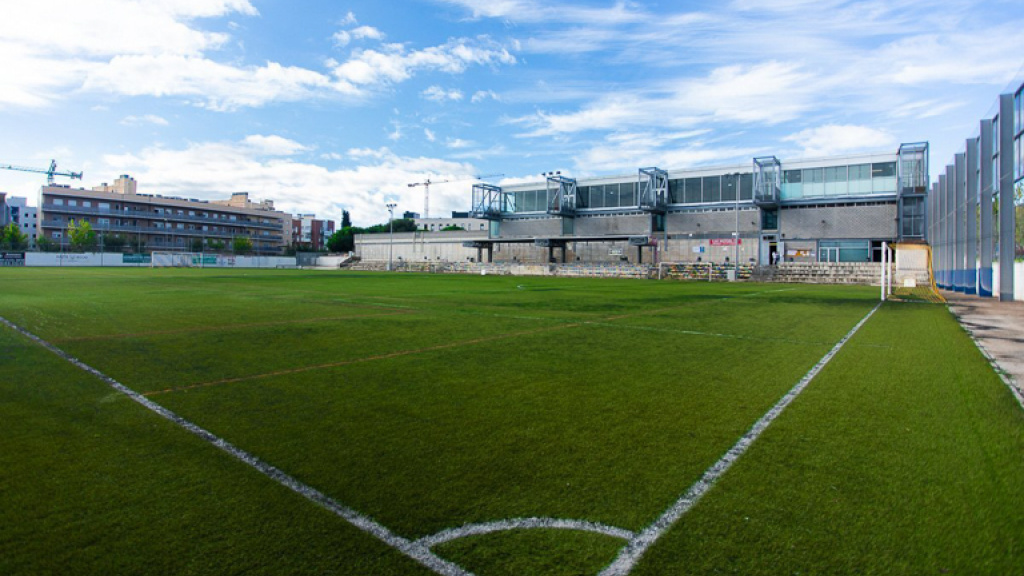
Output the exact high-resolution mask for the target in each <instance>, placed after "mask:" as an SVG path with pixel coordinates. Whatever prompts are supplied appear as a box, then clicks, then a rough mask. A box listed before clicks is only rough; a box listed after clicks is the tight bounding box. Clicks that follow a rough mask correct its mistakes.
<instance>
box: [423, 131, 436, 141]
mask: <svg viewBox="0 0 1024 576" xmlns="http://www.w3.org/2000/svg"><path fill="white" fill-rule="evenodd" d="M423 135H424V136H426V137H427V140H428V141H430V142H433V141H435V140H437V136H435V135H434V133H433V132H432V131H430V130H429V129H428V128H424V129H423Z"/></svg>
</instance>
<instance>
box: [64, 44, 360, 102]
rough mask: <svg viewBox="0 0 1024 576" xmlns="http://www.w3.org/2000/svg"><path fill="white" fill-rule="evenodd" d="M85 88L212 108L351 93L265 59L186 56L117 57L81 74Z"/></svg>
mask: <svg viewBox="0 0 1024 576" xmlns="http://www.w3.org/2000/svg"><path fill="white" fill-rule="evenodd" d="M82 88H83V89H84V90H91V91H98V92H108V93H112V94H122V95H126V96H184V97H195V98H196V99H197V101H196V102H197V103H198V104H200V105H202V106H205V107H207V108H210V109H212V110H219V111H225V110H234V109H237V108H239V107H243V106H262V105H264V104H267V103H268V102H273V101H295V100H300V99H304V98H309V97H312V96H313V95H314V91H315V90H316V89H334V90H338V91H341V92H346V93H348V94H353V90H352V89H351V88H350V87H346V86H344V85H338V84H332V83H331V81H330V79H329V78H327V77H326V76H324V75H323V74H320V73H318V72H314V71H312V70H307V69H305V68H298V67H294V66H282V65H280V64H278V63H276V62H268V63H267V64H266V65H265V66H258V67H246V68H239V67H235V66H230V65H226V64H219V63H217V62H214V61H212V60H208V59H206V58H194V57H188V56H173V55H163V56H148V55H145V56H117V57H115V58H113V59H112V60H110V62H109V63H108V64H106V65H104V66H102V67H97V68H95V69H93V70H92V71H90V73H89V74H88V75H87V76H86V78H85V80H84V82H83V84H82Z"/></svg>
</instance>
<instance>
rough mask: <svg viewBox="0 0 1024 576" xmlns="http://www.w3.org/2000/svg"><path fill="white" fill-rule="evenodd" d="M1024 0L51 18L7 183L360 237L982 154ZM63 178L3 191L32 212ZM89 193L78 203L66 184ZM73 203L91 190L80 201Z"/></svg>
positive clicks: (107, 11) (105, 3)
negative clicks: (228, 203) (738, 180)
mask: <svg viewBox="0 0 1024 576" xmlns="http://www.w3.org/2000/svg"><path fill="white" fill-rule="evenodd" d="M1022 29H1024V11H1022V10H1021V9H1020V3H1019V0H1012V1H1010V0H1006V1H1003V0H984V1H982V0H978V1H970V0H963V1H950V2H945V1H928V2H925V1H917V0H908V1H902V2H901V1H867V2H842V1H834V0H816V1H810V0H808V1H805V0H779V1H771V0H757V1H754V0H734V1H732V2H729V1H722V2H711V1H709V2H661V3H658V2H562V3H559V2H534V1H532V0H495V1H490V2H484V1H477V0H422V1H404V2H380V1H377V2H362V1H355V2H344V1H337V0H335V1H314V0H310V1H302V0H294V1H284V0H271V1H261V0H162V1H161V2H153V1H148V0H144V1H129V0H33V1H31V2H17V3H12V5H11V6H7V7H5V14H4V17H3V19H0V63H2V64H0V66H2V68H0V127H2V128H3V130H2V133H3V136H4V137H3V138H2V139H0V164H20V165H30V166H39V167H44V166H46V165H48V163H49V160H50V158H56V159H57V160H58V162H59V163H60V166H61V168H63V169H68V170H75V171H78V170H84V171H85V179H84V180H83V183H82V185H84V186H86V187H91V186H95V185H98V184H100V183H102V182H111V181H113V180H114V179H115V178H116V177H117V176H118V175H119V174H122V173H127V174H131V175H133V176H134V177H135V178H136V179H137V180H138V181H139V189H140V192H147V193H157V194H164V195H176V196H185V197H189V198H204V199H215V198H223V197H225V196H226V195H227V194H229V193H230V192H236V191H248V192H250V194H251V195H252V196H253V197H254V198H257V199H262V198H268V199H273V200H274V201H275V202H276V204H277V207H278V208H280V209H283V210H285V211H288V212H292V213H298V212H302V213H316V214H317V215H318V216H319V217H325V218H331V219H335V220H337V219H340V217H341V211H342V210H343V209H345V210H349V211H350V212H351V214H352V218H353V221H354V222H355V223H356V224H358V225H367V224H372V223H376V222H381V221H384V220H385V219H386V214H387V212H386V209H385V208H384V205H385V204H386V203H387V202H389V201H395V202H397V203H398V210H399V211H404V210H412V211H416V212H422V211H423V189H422V188H421V187H420V188H410V187H408V186H407V184H408V183H411V182H419V181H422V180H424V179H426V178H428V177H429V178H431V179H432V180H435V181H439V180H458V181H457V182H452V183H449V184H438V185H434V186H432V187H431V214H432V215H435V216H436V215H444V214H447V213H448V212H450V211H452V210H466V209H467V208H468V207H469V196H470V194H469V191H470V187H471V184H472V180H471V179H472V177H473V176H475V175H486V174H504V176H503V177H501V178H495V179H491V181H493V182H505V183H514V182H523V181H529V180H538V179H539V178H538V177H537V176H536V175H538V174H539V173H541V172H546V171H551V170H561V171H562V173H563V174H568V175H572V176H577V177H585V176H594V175H604V174H627V173H629V174H632V173H635V172H636V169H637V168H639V167H641V166H659V167H662V168H667V169H679V168H690V167H698V166H708V165H720V164H729V163H736V162H744V163H745V162H749V161H750V159H751V158H752V157H753V156H758V155H766V154H774V155H776V156H778V157H779V158H780V159H782V160H783V162H784V163H785V161H786V159H787V158H789V159H796V158H803V157H811V156H821V155H833V154H842V153H847V152H860V151H887V150H895V148H896V147H897V146H898V144H899V143H900V142H914V141H919V140H928V141H930V142H931V145H932V171H933V172H937V171H938V169H939V168H940V166H942V165H944V164H945V163H946V162H947V161H948V159H949V157H950V156H951V155H952V154H953V153H954V152H956V151H957V150H959V149H961V148H963V142H964V138H966V137H968V136H971V135H972V134H974V132H975V131H976V130H977V121H978V118H980V117H981V116H983V115H985V114H986V113H988V112H989V111H990V109H991V107H992V104H993V102H994V101H995V97H996V94H997V93H998V92H1000V91H1001V90H1003V89H1005V88H1006V87H1007V85H1008V84H1009V83H1010V81H1011V80H1013V79H1014V78H1015V77H1018V76H1019V71H1020V69H1021V64H1022V63H1024V34H1021V32H1020V31H1021V30H1022ZM44 178H45V177H43V176H41V175H36V174H28V173H18V172H11V171H0V190H2V191H6V192H9V193H12V194H14V195H24V196H29V197H30V199H32V201H34V198H35V196H36V192H37V191H38V188H39V186H40V184H41V183H43V181H44ZM62 182H65V183H66V182H67V180H62ZM74 185H76V186H78V185H80V184H79V183H78V182H77V181H75V182H74Z"/></svg>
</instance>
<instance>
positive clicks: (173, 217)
mask: <svg viewBox="0 0 1024 576" xmlns="http://www.w3.org/2000/svg"><path fill="white" fill-rule="evenodd" d="M41 210H42V212H44V213H45V212H51V213H52V212H59V213H63V214H83V215H89V216H94V215H95V216H111V217H120V218H144V219H148V220H156V221H167V222H199V223H203V224H214V225H217V226H246V227H250V228H265V229H268V230H269V229H273V230H280V229H281V228H282V226H283V221H280V220H279V221H278V222H271V223H264V222H257V221H253V220H230V219H224V218H211V217H209V216H189V215H187V214H162V213H157V212H152V211H149V210H114V209H113V208H95V207H91V206H90V207H84V206H66V205H58V204H43V207H42V209H41Z"/></svg>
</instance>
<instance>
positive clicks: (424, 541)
mask: <svg viewBox="0 0 1024 576" xmlns="http://www.w3.org/2000/svg"><path fill="white" fill-rule="evenodd" d="M532 528H551V529H559V530H581V531H584V532H595V533H597V534H604V535H605V536H611V537H612V538H621V539H622V540H626V541H629V540H632V539H633V538H635V537H636V534H635V533H633V532H631V531H629V530H626V529H625V528H617V527H615V526H608V525H607V524H600V523H598V522H589V521H587V520H567V519H562V518H537V517H531V518H511V519H508V520H497V521H494V522H481V523H479V524H465V525H463V526H460V527H458V528H446V529H444V530H442V531H440V532H438V533H436V534H431V535H430V536H424V537H423V538H420V539H419V540H417V541H416V542H415V544H420V545H423V546H424V547H426V548H433V547H434V546H437V545H438V544H443V543H445V542H451V541H452V540H458V539H459V538H465V537H467V536H479V535H482V534H490V533H492V532H504V531H506V530H521V529H532Z"/></svg>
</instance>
